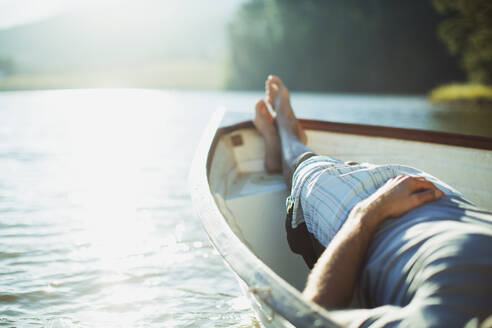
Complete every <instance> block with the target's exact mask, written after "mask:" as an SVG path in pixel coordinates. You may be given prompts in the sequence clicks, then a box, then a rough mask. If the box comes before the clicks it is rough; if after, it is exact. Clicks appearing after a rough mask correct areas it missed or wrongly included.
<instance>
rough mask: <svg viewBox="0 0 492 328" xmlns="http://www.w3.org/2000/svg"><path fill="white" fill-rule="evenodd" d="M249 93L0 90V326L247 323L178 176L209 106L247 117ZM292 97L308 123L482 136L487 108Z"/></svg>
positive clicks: (184, 171)
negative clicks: (450, 111)
mask: <svg viewBox="0 0 492 328" xmlns="http://www.w3.org/2000/svg"><path fill="white" fill-rule="evenodd" d="M260 96H261V94H260V93H222V92H173V91H145V90H79V91H69V90H65V91H43V92H15V93H2V94H0V266H1V268H2V270H1V272H0V290H1V291H0V323H1V324H5V325H7V326H10V325H12V326H19V325H21V326H39V325H41V326H52V327H90V326H104V327H121V326H129V327H135V326H139V325H140V326H155V327H188V326H200V327H218V326H223V327H246V326H251V325H253V324H254V318H253V314H252V312H251V311H250V310H249V307H248V305H247V303H246V300H245V298H244V297H243V296H242V295H241V293H240V291H239V289H238V287H237V285H236V282H235V280H234V277H233V275H232V274H231V273H230V272H229V270H228V269H227V268H226V267H225V265H224V264H223V263H222V260H221V259H220V257H219V256H218V255H217V253H216V252H215V251H214V250H213V248H212V247H211V245H210V243H209V241H208V240H207V238H206V236H205V234H204V233H203V230H202V228H201V225H200V223H199V222H198V221H197V220H196V219H195V218H194V216H193V213H192V210H191V204H190V199H189V196H188V190H187V174H188V170H189V164H190V161H191V159H192V157H193V152H194V148H195V146H196V145H197V144H198V140H199V138H200V135H201V133H202V132H203V128H204V126H205V122H206V121H207V119H208V117H210V114H211V113H212V111H213V110H215V109H216V108H217V107H218V106H220V105H226V107H229V108H230V109H232V110H236V111H242V112H244V113H248V114H249V115H250V114H251V108H252V104H253V103H254V102H255V100H256V98H257V97H260ZM294 106H296V108H297V109H298V111H299V112H300V113H301V115H300V116H303V117H308V118H322V119H329V120H333V121H347V122H355V123H369V124H382V125H395V126H404V127H415V128H427V129H429V128H432V129H437V130H449V129H452V130H456V131H458V132H462V133H471V132H470V131H476V132H478V133H481V134H485V135H489V136H492V135H491V133H492V132H491V129H490V123H489V122H491V120H490V118H491V117H490V116H487V115H490V114H489V113H487V114H483V115H482V114H477V115H471V114H468V113H467V114H462V113H458V114H455V116H448V115H447V114H446V113H445V112H443V111H442V110H440V109H432V108H429V106H428V105H427V104H426V102H425V101H424V100H423V99H422V98H415V97H406V98H401V97H396V98H395V97H383V98H379V97H363V96H358V97H349V96H326V95H312V94H297V95H295V97H294ZM460 115H461V116H460ZM462 115H465V116H462Z"/></svg>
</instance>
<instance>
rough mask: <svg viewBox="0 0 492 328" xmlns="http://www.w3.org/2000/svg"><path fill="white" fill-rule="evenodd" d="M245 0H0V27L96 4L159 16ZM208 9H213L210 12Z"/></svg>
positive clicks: (228, 6)
mask: <svg viewBox="0 0 492 328" xmlns="http://www.w3.org/2000/svg"><path fill="white" fill-rule="evenodd" d="M243 2H245V0H214V1H213V2H209V1H201V0H184V1H179V0H144V1H138V0H0V30H5V29H9V28H12V27H16V26H20V25H25V24H30V23H34V22H36V21H40V20H43V19H46V18H50V17H53V16H57V15H60V14H63V13H66V12H73V11H83V10H87V9H94V8H95V7H100V8H101V9H103V8H104V9H106V10H107V9H110V10H111V8H113V9H115V8H116V7H122V6H125V7H127V8H128V11H129V12H130V11H131V9H132V8H139V10H141V8H142V4H143V8H147V10H148V12H147V15H151V16H152V15H154V16H155V15H159V14H162V13H163V12H166V11H167V9H169V8H171V7H172V8H176V7H177V8H180V9H182V10H183V11H188V10H190V9H194V11H196V12H200V13H202V14H203V13H205V14H206V13H207V10H203V9H207V8H210V7H216V8H217V7H221V9H222V10H221V11H222V12H223V11H225V12H231V13H232V12H233V11H234V10H235V9H237V8H238V7H239V5H240V4H241V3H243ZM210 12H213V10H212V11H210Z"/></svg>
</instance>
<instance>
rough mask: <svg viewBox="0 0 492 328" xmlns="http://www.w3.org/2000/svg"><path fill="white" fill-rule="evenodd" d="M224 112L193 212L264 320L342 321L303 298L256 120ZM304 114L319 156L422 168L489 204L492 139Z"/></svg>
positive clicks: (204, 151)
mask: <svg viewBox="0 0 492 328" xmlns="http://www.w3.org/2000/svg"><path fill="white" fill-rule="evenodd" d="M224 113H225V111H224V110H219V111H217V112H216V113H215V114H214V116H213V118H212V119H211V121H210V123H209V125H208V127H207V129H206V131H205V134H204V136H203V138H202V140H201V142H200V145H199V147H198V149H197V152H196V155H195V158H194V162H193V165H192V170H191V173H190V185H191V194H192V200H193V207H194V210H195V213H196V215H197V216H198V217H199V218H200V219H201V221H202V223H203V226H204V228H205V230H206V232H207V234H208V236H209V238H210V240H211V242H212V244H213V245H214V247H215V248H216V249H217V251H218V252H219V253H220V254H221V256H222V257H223V259H224V260H225V262H226V263H227V265H228V266H229V267H230V269H231V270H232V271H233V272H234V273H235V274H236V276H237V278H238V281H239V284H240V286H241V288H242V289H243V291H244V293H245V294H246V295H247V296H248V298H249V300H250V302H251V305H252V308H253V310H254V311H255V313H256V315H257V318H258V319H259V320H260V321H261V322H262V324H263V325H264V326H265V327H336V326H337V325H336V324H335V322H334V321H333V316H332V313H330V312H329V311H327V310H325V309H323V308H321V307H319V306H317V305H316V304H312V303H310V302H306V301H304V300H302V298H301V294H300V291H301V290H302V289H303V286H304V285H305V283H306V279H307V276H308V274H309V270H308V268H307V266H306V264H305V263H304V261H303V259H302V257H300V256H299V255H297V254H294V253H292V252H291V251H290V249H289V246H288V244H287V239H286V232H285V229H284V225H285V199H286V197H287V195H288V191H287V189H286V187H285V184H284V182H283V179H282V176H281V175H270V174H267V173H266V172H265V171H264V162H263V156H264V143H263V139H262V138H261V136H260V134H259V133H258V132H257V131H256V129H255V128H254V126H253V124H252V122H251V121H244V122H239V123H234V124H228V123H226V122H230V118H228V117H227V115H224ZM300 121H301V125H302V127H303V128H304V129H305V130H306V134H307V136H308V147H310V148H311V149H313V150H314V151H315V152H317V153H318V154H327V155H328V154H329V155H330V156H333V157H335V158H339V159H341V160H344V161H349V160H357V161H358V162H371V163H375V164H387V163H398V164H404V165H409V166H413V167H418V168H420V169H422V170H424V171H426V172H428V173H430V174H432V175H434V176H436V177H438V178H439V179H441V180H443V181H446V182H447V183H448V184H450V185H452V186H454V187H455V188H456V189H458V190H460V191H461V192H462V193H463V194H464V195H465V197H466V198H467V199H468V200H470V201H472V202H474V203H475V204H477V205H478V206H480V207H484V208H488V209H491V208H492V138H486V137H478V136H465V135H457V134H450V133H443V132H433V131H423V130H411V129H400V128H390V127H381V126H368V125H357V124H344V123H334V122H323V121H314V120H300Z"/></svg>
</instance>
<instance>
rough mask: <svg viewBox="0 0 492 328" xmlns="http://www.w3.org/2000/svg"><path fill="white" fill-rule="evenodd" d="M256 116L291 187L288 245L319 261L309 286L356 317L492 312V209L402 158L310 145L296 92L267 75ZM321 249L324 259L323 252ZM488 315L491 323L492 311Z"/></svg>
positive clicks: (271, 168)
mask: <svg viewBox="0 0 492 328" xmlns="http://www.w3.org/2000/svg"><path fill="white" fill-rule="evenodd" d="M266 93H267V101H268V102H269V104H270V105H271V107H272V109H273V110H274V111H275V112H276V118H275V119H274V118H273V116H272V115H271V114H270V112H269V110H268V108H267V104H266V103H265V102H264V101H263V100H260V101H259V102H258V103H257V105H256V117H255V119H254V124H255V126H256V128H257V129H258V130H259V131H260V133H261V134H262V135H263V137H264V139H265V146H266V155H265V168H266V170H267V171H268V172H272V173H273V172H280V171H282V172H283V175H284V178H285V181H286V183H287V185H288V187H289V189H290V190H291V194H290V196H289V198H288V202H287V203H288V215H287V221H286V228H287V235H288V239H289V245H290V246H291V248H292V250H293V251H295V252H296V253H300V254H302V255H303V257H304V259H305V260H306V263H308V265H309V266H310V267H312V266H313V265H314V263H316V264H315V265H314V268H313V269H312V271H311V273H310V275H309V278H308V282H307V285H306V287H305V289H304V291H303V293H302V295H303V297H304V298H305V299H306V300H309V301H313V302H316V303H318V304H320V305H322V306H324V307H325V308H328V309H340V308H346V307H347V306H349V304H350V303H351V301H352V300H353V299H355V300H357V302H358V303H359V304H360V305H361V306H362V307H363V308H367V309H366V310H350V311H347V310H345V311H333V312H332V314H333V315H334V318H335V320H338V321H339V322H340V323H342V324H352V325H355V326H359V325H360V326H369V325H373V324H374V325H376V326H384V325H387V324H391V325H394V324H400V325H404V326H412V327H422V326H453V327H455V326H460V327H461V326H464V325H465V324H467V323H469V324H472V326H476V324H477V323H479V322H480V323H482V322H483V321H484V320H486V318H487V317H488V316H489V315H491V314H492V214H491V213H489V212H486V211H483V210H480V209H478V208H477V207H475V206H474V205H473V204H471V203H470V202H468V201H466V200H465V199H464V197H463V196H462V195H461V194H460V193H459V192H458V191H457V190H455V189H453V188H452V187H451V186H449V185H447V184H445V183H444V182H442V181H440V180H439V179H437V178H435V177H433V176H431V175H429V174H427V173H425V172H422V171H420V170H418V169H415V168H411V167H407V166H402V165H384V166H381V165H372V164H367V163H364V164H357V163H344V162H341V161H339V160H337V159H335V158H331V157H328V156H318V155H316V154H314V153H313V152H312V151H311V150H310V149H309V148H308V147H306V145H305V143H306V140H307V139H306V134H305V133H304V131H303V130H302V128H301V126H300V124H299V123H298V121H297V120H296V117H295V116H294V112H293V110H292V107H291V105H290V99H289V98H290V96H289V91H288V90H287V88H286V87H285V86H284V84H283V83H282V81H281V80H280V79H279V78H278V77H276V76H270V77H269V78H268V80H267V81H266ZM318 257H319V258H318ZM488 324H492V322H491V321H489V320H488Z"/></svg>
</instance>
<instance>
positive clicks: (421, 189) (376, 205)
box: [354, 175, 446, 225]
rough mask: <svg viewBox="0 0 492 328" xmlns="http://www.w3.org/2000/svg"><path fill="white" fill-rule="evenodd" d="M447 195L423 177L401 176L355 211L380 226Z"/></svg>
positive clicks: (358, 205)
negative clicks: (387, 220) (386, 221)
mask: <svg viewBox="0 0 492 328" xmlns="http://www.w3.org/2000/svg"><path fill="white" fill-rule="evenodd" d="M445 196H446V195H445V194H444V193H443V192H442V191H441V190H439V189H438V188H437V187H436V186H435V185H434V184H433V183H432V182H430V181H428V180H426V179H425V178H423V177H411V176H404V175H399V176H397V177H395V178H392V179H390V180H388V181H387V182H386V183H385V184H384V185H383V186H381V187H380V188H379V189H378V190H377V191H376V192H375V193H373V194H372V195H371V196H370V197H368V198H367V199H365V200H363V201H362V202H360V203H359V204H357V205H356V207H355V208H354V210H355V211H356V212H357V213H359V214H363V216H366V217H370V218H371V219H372V220H373V222H372V223H374V224H376V225H379V224H380V223H381V222H383V221H384V220H386V219H389V218H396V217H400V216H402V215H403V214H405V213H407V212H408V211H410V210H412V209H414V208H417V207H419V206H421V205H423V204H425V203H428V202H431V201H434V200H437V199H439V198H441V197H445Z"/></svg>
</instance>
